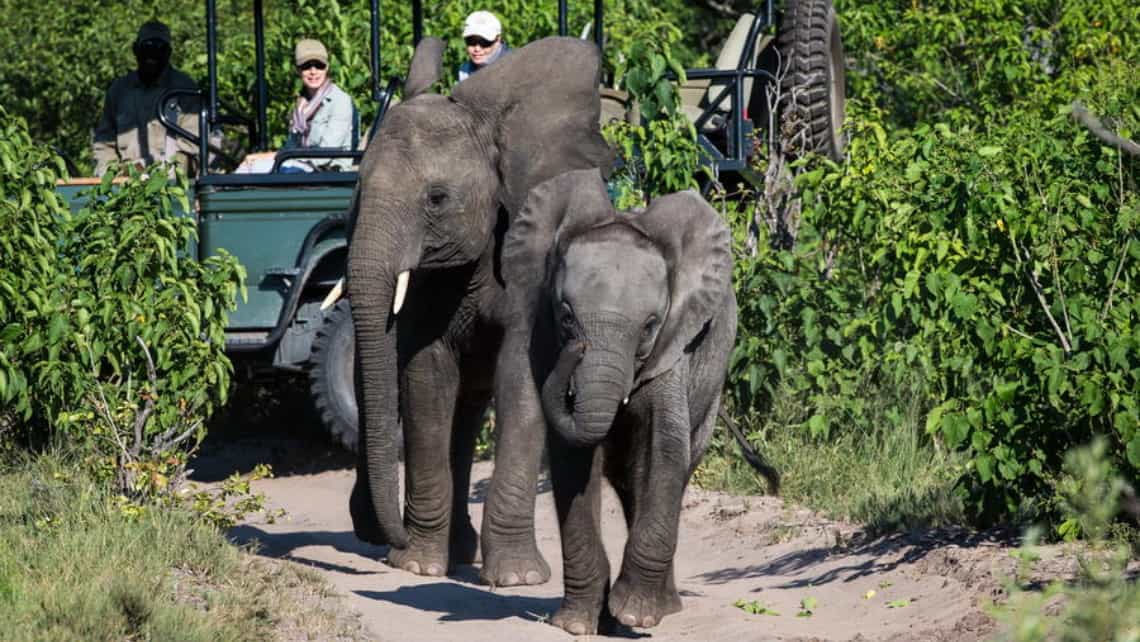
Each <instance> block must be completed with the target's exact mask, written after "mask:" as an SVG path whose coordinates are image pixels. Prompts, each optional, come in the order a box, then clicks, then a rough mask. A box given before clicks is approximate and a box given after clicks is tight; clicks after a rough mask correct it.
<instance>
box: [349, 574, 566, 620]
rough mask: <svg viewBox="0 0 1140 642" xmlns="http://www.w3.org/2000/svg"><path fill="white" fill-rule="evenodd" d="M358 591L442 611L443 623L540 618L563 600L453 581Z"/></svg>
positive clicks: (552, 611) (553, 609)
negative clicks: (503, 591) (500, 590)
mask: <svg viewBox="0 0 1140 642" xmlns="http://www.w3.org/2000/svg"><path fill="white" fill-rule="evenodd" d="M356 594H357V595H360V596H361V597H365V598H368V599H370V600H383V601H385V602H391V603H393V604H400V605H403V606H410V607H412V608H414V609H419V610H421V611H431V612H435V613H441V614H442V615H440V618H439V620H440V621H441V622H466V621H471V620H505V619H507V618H512V617H518V618H522V619H524V620H527V619H529V620H536V621H539V620H542V619H544V618H546V617H549V616H551V615H553V614H554V612H555V611H557V610H558V605H559V604H560V603H561V601H562V600H561V598H557V597H526V596H522V595H507V594H505V593H493V592H491V591H490V590H488V589H486V588H476V587H473V586H467V585H464V584H456V583H453V582H436V583H434V584H418V585H415V586H401V587H400V588H398V589H396V590H394V591H356Z"/></svg>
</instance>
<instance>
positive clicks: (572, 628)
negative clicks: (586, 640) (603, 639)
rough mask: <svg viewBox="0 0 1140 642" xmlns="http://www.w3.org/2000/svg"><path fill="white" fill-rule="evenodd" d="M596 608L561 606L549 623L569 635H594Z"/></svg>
mask: <svg viewBox="0 0 1140 642" xmlns="http://www.w3.org/2000/svg"><path fill="white" fill-rule="evenodd" d="M598 615H599V613H598V610H597V609H576V608H573V607H570V606H563V607H562V608H560V609H558V612H557V613H555V614H554V617H552V618H550V623H551V624H553V625H554V626H556V627H558V628H560V629H562V630H563V631H566V632H567V633H569V634H570V635H596V634H597V633H598Z"/></svg>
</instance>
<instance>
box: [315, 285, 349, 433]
mask: <svg viewBox="0 0 1140 642" xmlns="http://www.w3.org/2000/svg"><path fill="white" fill-rule="evenodd" d="M355 351H356V336H355V329H354V327H353V325H352V311H351V309H350V307H349V303H348V299H341V300H340V301H338V302H337V304H336V305H335V306H333V307H332V308H331V309H330V310H329V311H328V312H326V313H325V315H324V319H323V321H322V323H321V327H320V328H318V329H317V334H316V337H315V338H314V339H313V346H312V350H311V352H310V356H309V360H310V362H311V363H312V368H311V369H310V370H309V393H310V395H311V396H312V399H313V405H314V406H316V410H317V415H318V416H319V417H320V419H321V423H322V424H323V425H324V427H325V430H327V431H328V433H329V436H331V437H332V438H333V441H335V442H336V443H337V444H339V445H341V446H343V447H344V448H346V449H348V450H349V451H351V452H356V438H357V421H358V418H357V411H356V385H355V383H354V380H353V377H354V376H355V372H356V366H355V363H354V359H355V357H354V354H355Z"/></svg>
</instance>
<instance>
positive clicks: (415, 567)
mask: <svg viewBox="0 0 1140 642" xmlns="http://www.w3.org/2000/svg"><path fill="white" fill-rule="evenodd" d="M404 570H405V571H407V572H409V573H415V574H416V575H419V574H420V563H419V562H408V563H407V564H404Z"/></svg>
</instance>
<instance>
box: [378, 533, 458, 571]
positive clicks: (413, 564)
mask: <svg viewBox="0 0 1140 642" xmlns="http://www.w3.org/2000/svg"><path fill="white" fill-rule="evenodd" d="M447 562H448V560H447V553H445V552H444V550H443V548H442V547H439V546H424V545H417V543H416V542H415V540H414V539H413V541H412V542H410V543H409V546H408V547H407V548H395V547H392V548H390V549H389V550H388V564H389V565H390V566H394V567H396V568H398V569H401V570H404V571H407V572H409V573H414V574H415V575H429V576H432V577H442V576H443V575H446V574H447Z"/></svg>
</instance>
